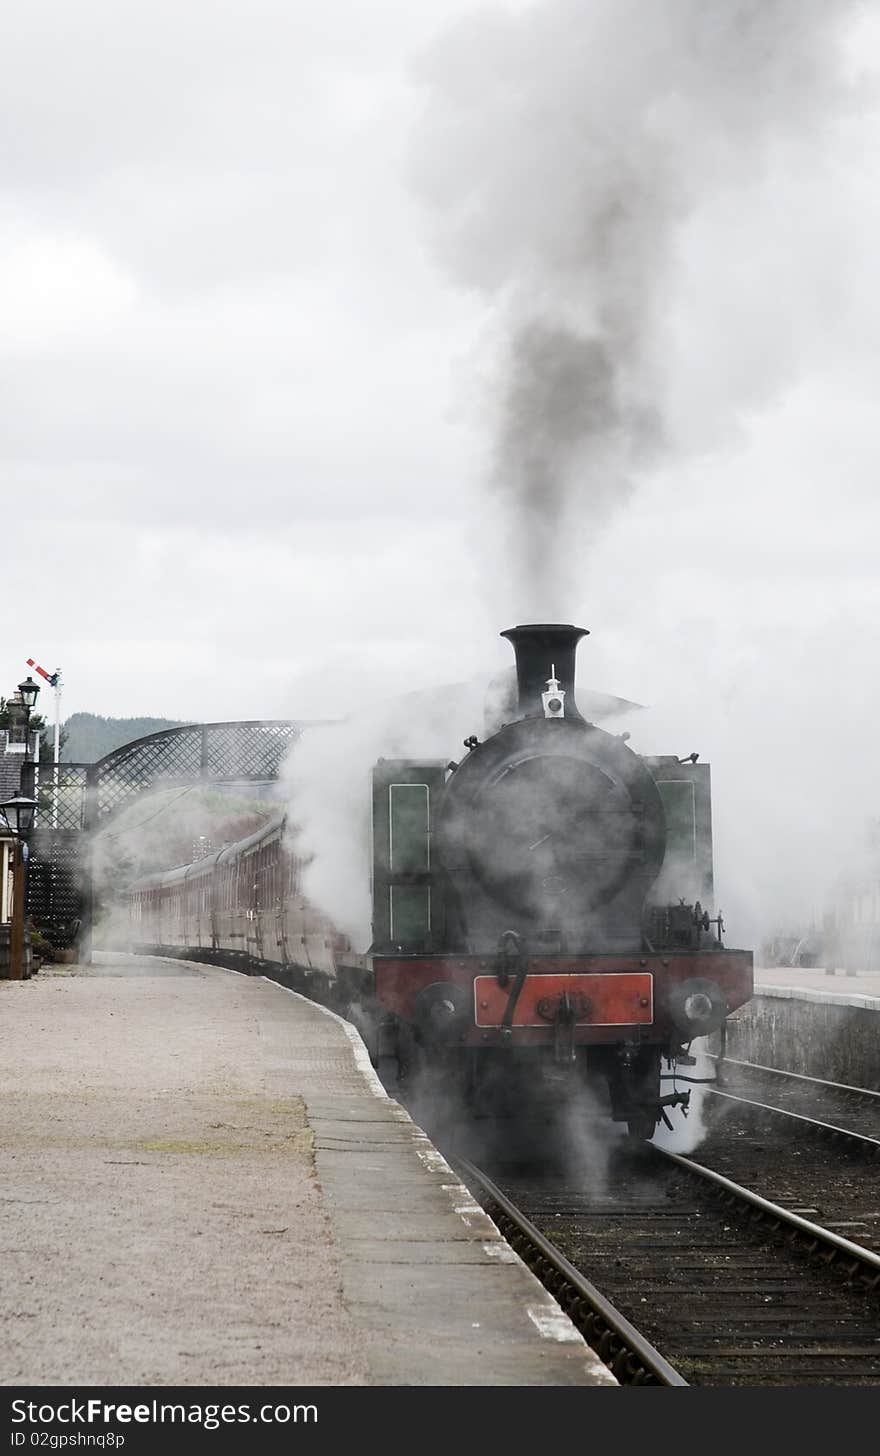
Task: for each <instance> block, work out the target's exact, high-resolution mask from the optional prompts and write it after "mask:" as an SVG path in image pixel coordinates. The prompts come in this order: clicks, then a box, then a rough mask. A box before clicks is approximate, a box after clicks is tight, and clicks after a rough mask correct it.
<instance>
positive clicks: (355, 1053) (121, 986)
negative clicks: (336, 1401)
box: [0, 954, 616, 1386]
mask: <svg viewBox="0 0 880 1456" xmlns="http://www.w3.org/2000/svg"><path fill="white" fill-rule="evenodd" d="M0 1096H2V1104H0V1105H2V1109H3V1113H2V1118H0V1150H2V1151H0V1162H2V1167H3V1177H2V1188H0V1208H2V1221H0V1261H2V1267H3V1276H4V1277H3V1279H2V1281H0V1319H2V1323H3V1329H4V1339H3V1359H2V1361H0V1383H2V1384H3V1385H22V1386H34V1385H86V1386H89V1385H98V1386H103V1385H159V1386H161V1385H208V1386H223V1385H276V1386H277V1385H282V1386H310V1385H379V1386H388V1385H435V1386H437V1385H483V1386H485V1385H508V1386H519V1385H523V1386H529V1385H557V1386H613V1385H615V1384H616V1381H615V1379H614V1377H613V1375H612V1374H611V1373H610V1371H609V1370H608V1369H607V1368H606V1367H605V1366H604V1365H603V1364H602V1363H601V1361H600V1360H599V1359H598V1357H597V1356H596V1355H595V1353H594V1352H593V1351H592V1350H591V1349H590V1347H589V1346H588V1345H587V1344H586V1343H585V1341H584V1340H583V1338H582V1336H581V1335H580V1334H579V1333H578V1332H577V1330H576V1329H575V1328H574V1326H573V1325H572V1324H571V1322H570V1321H569V1319H568V1317H567V1316H566V1315H565V1314H564V1313H563V1312H562V1311H561V1309H560V1308H559V1306H558V1305H557V1304H556V1303H555V1301H554V1300H553V1299H552V1298H551V1297H550V1295H549V1294H547V1292H546V1291H545V1290H544V1289H543V1287H542V1286H541V1285H540V1284H539V1283H538V1281H537V1280H536V1279H535V1277H534V1275H532V1274H531V1273H530V1272H529V1270H527V1269H526V1268H525V1266H524V1265H523V1264H522V1262H521V1261H520V1260H519V1258H518V1256H517V1255H516V1254H515V1253H514V1252H513V1250H512V1249H511V1248H510V1246H509V1245H508V1244H507V1243H506V1241H505V1240H504V1239H503V1238H502V1237H501V1235H500V1234H499V1232H498V1230H497V1228H496V1227H495V1225H494V1223H492V1221H491V1220H490V1219H489V1218H488V1217H487V1215H486V1214H485V1213H484V1212H483V1211H482V1209H480V1208H479V1207H478V1206H477V1204H476V1203H475V1202H474V1201H473V1199H472V1197H471V1196H470V1194H469V1193H468V1192H467V1190H466V1189H465V1188H463V1187H462V1185H461V1183H460V1181H459V1180H458V1179H457V1178H456V1176H455V1174H454V1173H453V1172H452V1171H451V1169H450V1168H449V1166H448V1165H447V1164H446V1162H445V1161H444V1159H443V1158H442V1157H441V1155H440V1154H439V1153H438V1152H437V1150H436V1149H435V1148H434V1147H433V1145H432V1144H431V1142H430V1141H429V1139H428V1138H427V1137H426V1135H425V1134H424V1133H423V1132H422V1131H421V1130H420V1129H419V1128H418V1127H417V1126H416V1125H415V1124H414V1123H413V1122H412V1120H411V1119H410V1117H409V1115H408V1113H407V1112H406V1111H405V1110H404V1109H403V1108H402V1107H401V1106H400V1105H399V1104H398V1103H396V1102H395V1101H393V1100H392V1099H390V1098H389V1097H388V1096H387V1094H386V1093H385V1091H384V1089H383V1088H382V1086H381V1084H380V1083H379V1081H378V1079H377V1078H376V1077H375V1074H374V1073H373V1070H372V1068H371V1066H370V1064H369V1060H368V1058H367V1055H366V1051H365V1049H364V1047H363V1044H362V1042H361V1041H360V1038H359V1037H358V1035H357V1033H356V1032H355V1031H354V1029H353V1028H352V1027H350V1026H348V1025H347V1023H345V1022H343V1021H341V1020H340V1019H339V1018H338V1017H335V1016H333V1014H332V1013H330V1012H328V1011H325V1010H323V1009H322V1008H321V1007H319V1006H316V1005H315V1004H314V1003H312V1002H310V1001H307V1000H305V999H304V998H303V997H301V996H297V995H296V994H294V993H292V992H290V991H287V990H285V989H283V988H282V987H280V986H278V985H276V984H275V983H274V982H271V981H267V980H264V979H262V978H258V977H248V976H244V975H240V974H237V973H236V972H234V971H227V970H222V969H218V968H216V967H209V966H205V965H201V964H199V965H196V964H194V963H190V962H181V961H168V960H159V959H155V958H151V957H137V956H125V955H108V954H104V955H102V956H99V957H98V958H96V962H95V964H93V965H91V966H88V967H85V966H64V967H61V966H56V967H45V968H44V969H43V970H42V971H41V972H40V974H39V975H38V976H37V977H35V978H34V979H32V980H30V981H25V982H10V981H2V982H0Z"/></svg>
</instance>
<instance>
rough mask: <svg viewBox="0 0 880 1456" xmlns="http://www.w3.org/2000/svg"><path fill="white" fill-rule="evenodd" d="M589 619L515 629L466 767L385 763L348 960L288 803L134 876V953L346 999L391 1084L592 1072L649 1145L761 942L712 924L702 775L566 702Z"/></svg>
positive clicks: (473, 1083)
mask: <svg viewBox="0 0 880 1456" xmlns="http://www.w3.org/2000/svg"><path fill="white" fill-rule="evenodd" d="M586 635H587V634H586V632H585V631H584V630H583V629H581V628H578V627H573V626H567V625H559V624H538V625H531V626H520V627H514V628H512V629H510V630H509V631H507V632H504V633H502V636H504V637H506V638H507V639H508V640H509V641H510V642H511V643H512V645H513V649H514V652H515V654H516V700H515V702H514V703H511V704H510V705H509V706H508V708H507V711H506V712H502V714H501V717H502V718H503V719H504V721H502V722H501V723H500V725H497V724H493V725H492V731H490V732H489V734H488V736H486V737H485V739H484V740H483V741H482V742H481V741H479V739H478V738H477V737H476V735H473V736H471V737H469V738H468V739H466V740H465V745H464V746H465V747H466V748H467V750H468V752H467V756H466V757H465V758H464V759H463V760H462V761H461V762H458V763H447V762H438V761H436V760H428V759H426V760H424V761H419V760H411V759H408V760H401V759H393V760H392V759H388V760H384V759H383V760H380V761H379V763H378V764H376V766H375V767H374V770H373V782H372V826H373V828H372V833H373V942H372V945H371V947H370V950H369V952H368V953H367V954H366V955H358V954H356V953H355V952H354V951H353V950H352V948H351V946H350V945H349V943H348V942H347V940H346V939H345V937H343V936H340V935H339V934H338V933H337V931H336V930H335V928H334V927H333V925H332V924H331V923H330V922H329V921H328V920H327V919H326V917H323V916H322V915H320V914H319V913H318V912H317V911H315V909H314V908H313V907H311V906H310V905H309V904H308V901H307V899H306V897H305V896H304V894H303V892H302V886H301V875H302V869H303V865H302V863H301V862H300V861H298V860H297V858H296V857H295V856H294V855H292V854H291V853H290V852H289V850H288V849H287V848H286V847H285V843H284V829H285V823H284V817H283V816H276V817H275V818H274V819H273V820H271V821H270V822H269V823H268V824H266V825H265V826H264V827H263V828H262V829H261V830H260V831H258V833H257V834H255V835H252V836H251V837H250V838H249V839H247V840H244V841H242V842H241V843H240V844H237V845H232V846H230V847H228V848H227V849H224V850H222V851H220V852H219V853H218V854H215V855H210V856H208V857H206V858H205V859H204V860H201V861H199V862H197V863H196V864H194V865H189V866H183V867H181V868H179V869H176V870H173V871H171V872H169V873H168V874H164V875H154V876H150V877H147V878H146V879H143V880H140V881H138V882H137V883H136V884H135V885H134V886H133V887H132V889H131V891H130V895H129V903H130V907H131V925H132V941H133V944H134V945H135V946H136V947H137V948H140V949H146V950H154V951H160V952H163V953H171V954H177V955H180V954H185V955H187V956H195V957H201V958H205V959H221V960H223V959H228V958H229V956H230V955H232V956H234V957H236V958H237V960H238V963H239V964H241V965H242V966H243V967H245V968H253V967H262V968H263V969H268V970H269V973H270V974H273V975H274V976H276V977H277V979H279V980H281V981H282V982H283V983H284V984H287V985H289V986H291V987H293V988H294V989H300V990H303V991H305V992H307V993H308V994H312V995H316V996H318V997H319V998H321V999H325V1000H329V1001H332V1002H333V1003H334V1004H336V1005H337V1006H338V1007H340V1008H341V1009H343V1010H344V1011H345V1012H346V1013H347V1014H350V1015H351V1016H352V1019H354V1020H355V1021H356V1022H357V1024H358V1025H359V1026H360V1027H361V1029H362V1031H363V1032H364V1034H365V1037H366V1039H367V1041H368V1045H369V1046H370V1049H371V1053H372V1055H373V1059H374V1061H376V1062H377V1063H378V1064H379V1066H380V1069H381V1070H383V1072H385V1073H386V1075H390V1076H394V1075H400V1074H401V1073H404V1074H405V1072H406V1070H407V1068H410V1067H412V1066H413V1065H414V1064H415V1063H416V1062H417V1061H419V1060H422V1061H423V1060H425V1059H427V1060H429V1061H430V1062H433V1063H434V1064H438V1063H439V1064H441V1065H442V1066H443V1067H444V1068H446V1069H447V1070H448V1071H449V1072H450V1074H452V1075H455V1076H457V1077H459V1078H460V1079H461V1081H462V1082H463V1083H466V1084H467V1085H468V1087H469V1088H470V1090H471V1091H472V1092H473V1093H475V1095H477V1096H478V1095H479V1091H480V1088H481V1086H488V1085H490V1084H493V1083H494V1084H495V1085H498V1083H499V1082H500V1083H502V1084H503V1083H504V1081H505V1080H506V1079H507V1078H508V1077H509V1076H512V1075H513V1074H514V1072H515V1073H516V1075H517V1077H519V1078H522V1076H523V1075H525V1076H526V1079H528V1078H529V1077H534V1078H535V1079H536V1080H537V1079H538V1078H540V1077H542V1076H543V1075H544V1073H545V1072H547V1071H549V1072H550V1073H551V1075H552V1076H553V1077H559V1076H564V1077H573V1078H579V1077H582V1076H583V1077H586V1078H589V1079H591V1080H595V1079H596V1078H598V1079H600V1080H601V1081H602V1082H603V1083H604V1085H605V1086H606V1087H607V1093H608V1100H609V1110H610V1115H611V1117H612V1118H613V1119H614V1120H615V1121H618V1122H623V1123H626V1125H627V1128H628V1131H629V1133H630V1134H631V1135H632V1136H633V1137H635V1138H646V1137H650V1136H651V1135H652V1134H653V1132H654V1129H655V1127H656V1124H657V1122H658V1120H660V1119H661V1118H664V1119H665V1120H667V1121H668V1111H667V1110H668V1108H669V1107H670V1106H671V1105H674V1104H681V1105H685V1106H686V1104H687V1100H688V1095H689V1094H688V1093H687V1092H686V1091H681V1090H678V1089H677V1088H676V1090H674V1091H671V1092H667V1093H666V1094H665V1095H664V1093H663V1092H662V1078H661V1059H662V1058H664V1057H665V1058H668V1059H669V1060H670V1061H673V1062H679V1063H681V1062H682V1061H684V1062H686V1061H687V1060H688V1054H687V1048H688V1046H689V1044H690V1043H691V1042H692V1041H693V1040H694V1039H696V1038H699V1037H703V1036H706V1035H708V1034H709V1033H710V1032H713V1031H717V1030H719V1029H721V1028H722V1027H723V1025H724V1022H725V1019H726V1017H727V1015H728V1014H729V1013H730V1012H731V1011H733V1010H734V1009H736V1008H737V1007H739V1006H741V1005H743V1004H744V1002H746V1001H747V1000H748V999H749V997H750V996H751V994H752V985H753V983H752V956H751V953H750V952H747V951H740V950H726V949H724V947H723V945H722V939H721V937H722V931H723V921H722V917H721V915H720V914H718V915H713V908H712V907H713V871H712V824H711V802H710V781H709V768H708V765H706V764H701V763H698V762H697V756H696V755H691V756H690V757H689V758H688V759H686V760H681V759H679V758H678V757H675V756H663V757H642V756H640V755H638V754H636V753H634V752H633V751H632V750H631V749H630V748H629V747H628V746H627V742H626V739H627V737H628V735H626V734H623V735H619V736H618V735H614V734H611V733H608V732H606V731H604V730H603V729H601V728H599V727H597V726H596V725H595V724H593V723H590V722H588V721H586V720H585V719H584V718H583V717H582V716H581V714H580V712H579V711H578V708H577V705H576V703H575V698H574V669H575V655H576V649H577V644H578V642H579V640H580V639H581V638H582V637H584V636H586Z"/></svg>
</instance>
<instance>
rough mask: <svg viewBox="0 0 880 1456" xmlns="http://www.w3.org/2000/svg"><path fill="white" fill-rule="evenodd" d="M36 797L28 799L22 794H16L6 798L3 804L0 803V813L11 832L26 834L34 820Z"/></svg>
mask: <svg viewBox="0 0 880 1456" xmlns="http://www.w3.org/2000/svg"><path fill="white" fill-rule="evenodd" d="M36 807H37V801H36V799H28V798H26V797H25V796H24V794H16V796H15V798H14V799H8V800H7V802H6V803H5V804H0V814H2V815H3V818H4V819H5V820H6V825H7V828H8V829H10V830H11V831H12V833H13V834H18V835H22V834H27V833H28V832H29V830H30V828H31V826H32V824H33V822H34V813H35V811H36Z"/></svg>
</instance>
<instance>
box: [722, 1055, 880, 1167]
mask: <svg viewBox="0 0 880 1456" xmlns="http://www.w3.org/2000/svg"><path fill="white" fill-rule="evenodd" d="M710 1090H711V1091H712V1092H713V1093H714V1094H715V1095H718V1096H722V1095H723V1096H729V1097H735V1098H738V1099H740V1100H742V1101H747V1102H748V1101H751V1102H754V1103H756V1104H757V1105H759V1106H761V1107H764V1108H765V1109H766V1108H769V1109H771V1110H772V1111H775V1112H779V1113H786V1114H788V1115H789V1116H790V1117H795V1118H801V1119H803V1120H804V1121H805V1122H807V1123H812V1124H814V1127H815V1130H816V1131H819V1132H823V1133H826V1134H830V1135H832V1136H837V1137H850V1138H851V1139H852V1140H853V1142H854V1143H857V1142H860V1141H863V1142H864V1144H865V1147H866V1150H867V1151H871V1152H876V1153H880V1092H877V1091H875V1090H873V1089H871V1088H866V1087H848V1086H845V1085H843V1084H841V1083H839V1082H826V1081H823V1080H822V1079H821V1078H819V1077H806V1076H803V1075H802V1074H800V1073H797V1072H785V1071H781V1070H779V1069H777V1068H775V1067H762V1066H758V1065H756V1064H755V1063H753V1062H743V1061H736V1060H733V1059H731V1058H725V1059H724V1060H723V1061H720V1062H718V1082H717V1085H716V1086H714V1087H713V1086H711V1084H710Z"/></svg>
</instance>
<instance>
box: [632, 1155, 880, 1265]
mask: <svg viewBox="0 0 880 1456" xmlns="http://www.w3.org/2000/svg"><path fill="white" fill-rule="evenodd" d="M649 1146H650V1147H651V1148H653V1151H654V1152H655V1153H657V1154H659V1155H660V1156H661V1157H664V1158H668V1159H669V1160H670V1162H673V1163H677V1164H678V1166H679V1167H680V1168H683V1169H684V1170H685V1171H686V1172H687V1173H691V1174H693V1175H694V1176H695V1177H699V1178H703V1179H705V1180H706V1182H709V1183H713V1184H714V1185H715V1186H716V1187H717V1188H719V1189H720V1190H721V1191H722V1192H723V1193H726V1194H727V1195H728V1197H731V1198H736V1199H739V1200H740V1201H741V1202H744V1203H748V1204H750V1205H751V1207H752V1208H755V1209H757V1210H758V1212H759V1213H761V1214H763V1215H764V1216H765V1217H766V1218H771V1219H775V1220H776V1222H777V1223H780V1224H787V1225H788V1226H789V1227H790V1228H792V1229H796V1230H797V1231H798V1233H800V1234H803V1235H805V1236H806V1237H807V1238H810V1239H812V1240H813V1243H814V1246H815V1245H818V1244H824V1245H826V1247H827V1248H828V1250H829V1256H830V1257H831V1258H834V1257H835V1256H836V1255H841V1256H843V1257H845V1258H846V1259H849V1260H850V1261H851V1262H852V1264H853V1270H854V1271H855V1270H857V1269H859V1266H862V1268H861V1269H859V1272H860V1273H861V1274H862V1277H863V1278H865V1279H867V1280H868V1282H869V1283H870V1284H871V1285H872V1286H876V1285H877V1284H878V1283H880V1254H875V1253H874V1251H873V1250H872V1249H866V1248H864V1246H863V1245H861V1244H854V1243H853V1242H852V1240H851V1239H845V1238H843V1237H842V1235H840V1234H835V1233H832V1231H831V1229H827V1228H823V1227H822V1225H821V1224H818V1223H812V1222H811V1221H810V1219H808V1218H802V1217H801V1215H800V1214H799V1213H791V1212H790V1211H789V1210H788V1209H787V1208H782V1207H781V1206H780V1204H778V1203H771V1202H770V1199H769V1198H762V1197H761V1195H760V1193H753V1192H752V1190H751V1188H744V1187H743V1185H742V1184H741V1183H734V1182H733V1181H732V1179H730V1178H725V1177H724V1175H723V1174H722V1173H715V1172H714V1171H713V1170H712V1169H711V1168H706V1167H704V1166H703V1164H702V1163H694V1162H693V1161H692V1160H691V1159H690V1158H684V1157H682V1155H681V1153H672V1152H670V1151H669V1150H668V1148H659V1147H657V1146H656V1145H655V1144H654V1143H651V1144H649ZM868 1271H873V1272H872V1273H869V1272H868Z"/></svg>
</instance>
